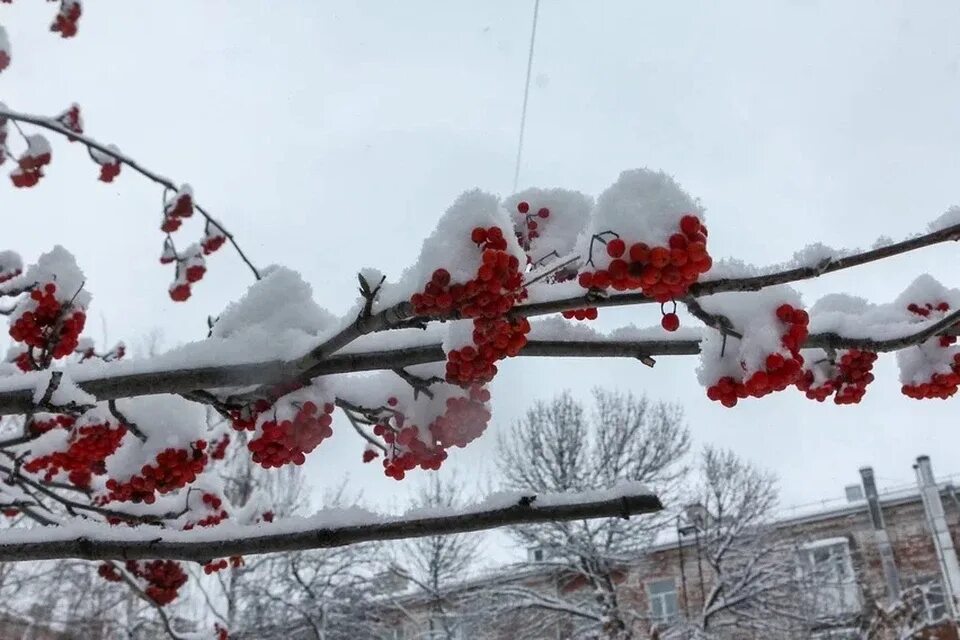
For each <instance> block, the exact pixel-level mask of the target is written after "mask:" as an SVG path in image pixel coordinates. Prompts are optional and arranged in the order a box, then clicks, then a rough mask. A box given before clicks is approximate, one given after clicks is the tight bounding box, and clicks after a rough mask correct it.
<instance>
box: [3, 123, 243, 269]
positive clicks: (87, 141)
mask: <svg viewBox="0 0 960 640" xmlns="http://www.w3.org/2000/svg"><path fill="white" fill-rule="evenodd" d="M0 117H2V118H9V119H10V120H12V121H14V122H26V123H29V124H32V125H34V126H37V127H40V128H41V129H46V130H47V131H53V132H54V133H59V134H60V135H62V136H65V137H66V138H67V139H69V140H77V141H79V142H81V143H83V144H84V145H85V146H86V147H87V148H88V149H96V150H97V151H99V152H101V153H103V154H106V155H107V156H109V157H111V158H114V159H115V160H117V161H118V162H120V163H122V164H125V165H126V166H128V167H130V168H131V169H133V170H134V171H136V172H137V173H139V174H140V175H142V176H143V177H145V178H147V179H148V180H151V181H153V182H155V183H157V184H159V185H160V186H162V187H163V188H165V189H169V190H171V191H177V185H176V184H174V183H173V181H172V180H170V179H169V178H166V177H164V176H161V175H159V174H157V173H154V172H153V171H150V170H149V169H147V168H146V167H144V166H143V165H141V164H140V163H139V162H137V161H136V160H134V159H133V158H131V157H130V156H128V155H126V154H124V153H121V152H120V151H118V150H116V149H111V148H110V147H109V146H107V145H105V144H103V143H101V142H97V141H96V140H94V139H93V138H90V137H89V136H85V135H83V134H81V133H77V132H76V131H73V130H71V129H68V128H67V127H65V126H63V125H62V124H61V123H60V122H58V121H57V120H55V119H53V118H45V117H42V116H35V115H31V114H28V113H19V112H17V111H11V110H9V109H6V108H4V107H0ZM193 206H194V208H195V209H196V210H197V211H199V212H200V215H202V216H203V217H204V218H205V219H206V220H207V221H208V222H212V223H213V224H215V225H216V226H217V228H218V229H220V231H222V232H223V235H224V237H225V238H226V239H227V240H229V241H230V244H231V245H233V248H234V250H235V251H236V252H237V255H238V256H240V259H241V260H243V262H244V264H246V265H247V267H248V268H249V269H250V271H252V272H253V276H254V277H255V278H256V279H257V280H259V279H260V272H259V271H258V270H257V268H256V267H255V266H253V263H252V262H250V259H249V258H248V257H247V255H246V254H245V253H244V252H243V250H242V249H241V248H240V245H239V244H237V241H236V239H234V237H233V234H232V233H230V231H229V230H227V229H226V227H224V226H223V224H222V223H220V222H219V221H218V220H215V219H214V218H213V216H211V215H210V214H209V213H208V212H207V211H206V210H205V209H204V208H203V207H201V206H200V205H199V204H198V203H197V202H196V201H194V203H193Z"/></svg>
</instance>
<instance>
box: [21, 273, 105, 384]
mask: <svg viewBox="0 0 960 640" xmlns="http://www.w3.org/2000/svg"><path fill="white" fill-rule="evenodd" d="M56 293H57V285H56V284H54V283H52V282H48V283H46V284H44V285H42V286H41V285H38V286H37V288H35V289H34V290H33V291H31V292H30V298H29V300H28V301H26V303H25V306H24V307H23V308H24V309H25V310H24V311H23V312H22V313H21V314H20V315H19V316H18V317H16V318H15V320H14V321H13V324H12V325H11V327H10V337H11V338H13V339H14V340H15V341H17V342H22V343H23V344H24V345H25V346H26V347H27V348H28V349H31V348H32V349H39V350H41V352H42V354H41V355H42V356H43V358H41V359H49V358H63V357H65V356H68V355H70V354H72V353H73V352H74V350H75V349H76V348H77V345H78V344H79V342H80V332H81V331H83V327H84V324H85V323H86V320H87V315H86V313H85V312H84V310H83V309H80V308H77V307H75V306H74V305H73V304H72V303H70V302H67V303H61V302H60V301H59V300H58V299H57V296H56ZM25 354H26V357H23V355H24V354H21V357H18V359H17V365H18V366H19V367H20V368H21V369H23V370H25V371H29V370H31V369H33V368H34V362H33V359H32V357H31V354H30V353H29V351H28V352H25Z"/></svg>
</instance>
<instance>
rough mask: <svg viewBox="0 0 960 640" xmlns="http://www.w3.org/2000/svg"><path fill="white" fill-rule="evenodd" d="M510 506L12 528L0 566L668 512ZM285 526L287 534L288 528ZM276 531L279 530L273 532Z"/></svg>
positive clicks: (221, 554) (225, 553) (257, 548)
mask: <svg viewBox="0 0 960 640" xmlns="http://www.w3.org/2000/svg"><path fill="white" fill-rule="evenodd" d="M525 498H526V499H520V500H518V501H517V502H515V503H513V504H510V505H508V506H505V507H494V508H487V509H478V510H475V511H467V512H466V513H453V514H450V515H440V516H434V517H400V518H396V519H386V520H383V521H380V522H376V521H371V522H368V523H362V524H353V525H335V526H320V527H308V528H305V529H302V530H291V527H290V524H291V523H290V521H286V524H284V523H278V524H277V525H271V526H262V525H247V526H237V527H233V528H232V529H231V530H230V532H229V533H219V532H217V531H216V529H213V530H208V531H200V532H195V531H189V532H166V531H158V530H156V529H146V528H143V527H141V528H137V529H129V530H123V531H122V532H119V531H118V530H117V529H116V528H112V527H108V526H105V525H93V524H92V523H91V524H89V525H85V526H84V531H85V532H86V535H82V536H78V537H70V534H69V531H65V530H59V531H58V530H57V529H53V530H51V529H49V528H35V529H30V530H24V531H10V532H7V533H6V534H5V536H4V539H3V541H2V542H0V561H4V562H6V561H23V560H49V559H57V558H67V557H73V558H83V559H86V560H130V559H146V558H164V559H176V560H192V561H195V562H205V561H207V560H209V559H210V558H225V557H229V556H235V555H251V554H259V553H272V552H278V551H301V550H304V549H326V548H333V547H342V546H346V545H350V544H356V543H359V542H368V541H372V540H398V539H405V538H415V537H422V536H436V535H446V534H452V533H465V532H468V531H482V530H485V529H492V528H496V527H504V526H514V525H522V524H533V523H540V522H547V521H557V520H583V519H590V518H606V517H621V516H623V515H624V513H626V514H628V515H637V514H644V513H652V512H655V511H659V510H660V509H662V508H663V505H662V504H661V503H660V500H659V499H658V498H657V497H656V496H654V495H646V494H629V495H617V496H616V497H613V498H609V499H605V500H596V501H591V500H587V499H584V500H583V501H576V500H574V497H569V498H564V499H563V500H558V501H557V503H556V504H550V503H547V504H545V505H540V506H538V505H537V502H536V501H535V500H531V499H530V498H531V496H526V497H525ZM284 528H286V529H287V531H282V529H284ZM271 529H281V532H278V533H271Z"/></svg>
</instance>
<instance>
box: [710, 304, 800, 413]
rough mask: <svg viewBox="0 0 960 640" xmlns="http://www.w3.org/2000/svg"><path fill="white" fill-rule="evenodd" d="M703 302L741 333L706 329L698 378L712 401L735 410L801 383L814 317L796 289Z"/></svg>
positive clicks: (711, 311)
mask: <svg viewBox="0 0 960 640" xmlns="http://www.w3.org/2000/svg"><path fill="white" fill-rule="evenodd" d="M700 303H701V305H702V307H703V308H704V310H705V311H707V312H708V313H711V314H714V315H715V316H718V317H722V318H723V320H720V321H719V322H721V323H722V322H729V323H730V324H731V326H732V327H735V328H736V331H737V332H739V333H740V334H741V335H742V337H741V338H737V337H735V336H733V335H730V334H726V335H724V333H722V332H721V331H708V332H707V334H706V336H705V337H704V340H703V341H702V342H701V356H700V367H699V369H698V371H697V376H698V378H699V380H700V382H701V384H703V385H704V386H705V387H707V397H708V398H710V399H711V400H714V401H716V402H720V403H721V404H723V405H724V406H726V407H733V406H736V404H737V401H738V400H740V399H743V398H748V397H754V398H760V397H763V396H765V395H767V394H770V393H773V392H775V391H782V390H784V389H786V388H787V387H789V386H791V385H793V384H794V383H795V382H796V381H797V380H798V378H799V377H800V373H801V370H802V367H803V363H804V358H803V356H802V355H801V354H800V348H801V347H802V345H803V343H804V341H805V340H806V338H807V330H808V329H807V325H808V324H809V321H810V318H809V316H808V315H807V312H806V311H804V310H803V309H802V308H800V307H801V305H800V297H799V295H798V294H797V293H796V292H795V291H794V290H792V289H790V288H789V287H785V286H781V287H772V288H769V289H765V290H763V291H760V292H757V293H751V294H742V293H724V294H717V295H714V296H708V297H705V298H701V299H700Z"/></svg>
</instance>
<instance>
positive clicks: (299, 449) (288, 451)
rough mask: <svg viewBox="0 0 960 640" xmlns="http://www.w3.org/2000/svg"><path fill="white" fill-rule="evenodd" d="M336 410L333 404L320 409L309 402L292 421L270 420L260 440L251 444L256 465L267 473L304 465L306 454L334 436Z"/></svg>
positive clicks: (264, 427) (328, 403)
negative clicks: (271, 468) (271, 470)
mask: <svg viewBox="0 0 960 640" xmlns="http://www.w3.org/2000/svg"><path fill="white" fill-rule="evenodd" d="M334 409H335V407H334V405H333V403H332V402H327V403H324V404H323V405H322V407H318V406H317V404H316V403H315V402H311V401H309V400H308V401H307V402H304V403H303V405H302V406H300V408H299V409H298V410H297V413H296V415H295V416H294V417H293V419H292V420H279V421H278V420H276V419H274V420H267V421H266V422H264V423H263V424H262V426H261V434H260V436H259V437H257V438H255V439H254V440H251V441H250V442H249V443H248V444H247V448H248V449H249V450H250V451H251V453H252V454H253V456H252V457H253V461H254V462H256V463H257V464H259V465H261V466H262V467H264V468H267V469H269V468H270V467H282V466H283V465H285V464H288V463H291V462H292V463H293V464H296V465H300V464H303V463H304V461H305V460H306V454H308V453H310V452H311V451H313V450H314V449H315V448H316V447H317V445H319V444H320V443H321V442H323V441H324V440H325V439H327V438H329V437H330V436H332V435H333V429H332V428H331V424H333V416H332V415H331V414H333V411H334Z"/></svg>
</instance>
